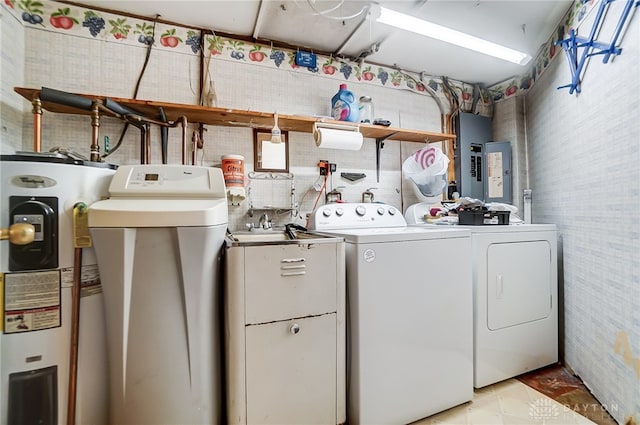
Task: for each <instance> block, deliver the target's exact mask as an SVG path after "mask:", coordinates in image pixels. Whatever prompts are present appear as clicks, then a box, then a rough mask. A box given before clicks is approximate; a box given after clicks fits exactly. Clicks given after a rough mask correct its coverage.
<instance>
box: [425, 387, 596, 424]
mask: <svg viewBox="0 0 640 425" xmlns="http://www.w3.org/2000/svg"><path fill="white" fill-rule="evenodd" d="M436 424H438V425H529V424H531V425H534V424H535V425H541V424H542V425H592V424H595V422H592V421H590V420H589V419H587V418H586V417H584V416H582V415H580V414H578V413H576V412H574V411H573V410H571V409H570V408H568V407H565V406H564V405H562V404H560V403H558V402H557V401H555V400H553V399H551V398H550V397H547V396H546V395H544V394H542V393H540V392H538V391H536V390H535V389H533V388H531V387H529V386H528V385H525V384H524V383H522V382H520V381H519V380H517V379H509V380H506V381H503V382H499V383H497V384H494V385H491V386H489V387H485V388H482V389H479V390H475V392H474V397H473V400H472V401H470V402H468V403H465V404H463V405H460V406H457V407H454V408H452V409H449V410H446V411H444V412H441V413H438V414H436V415H433V416H430V417H428V418H425V419H422V420H420V421H418V422H414V423H413V424H412V425H436Z"/></svg>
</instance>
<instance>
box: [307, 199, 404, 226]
mask: <svg viewBox="0 0 640 425" xmlns="http://www.w3.org/2000/svg"><path fill="white" fill-rule="evenodd" d="M406 225H407V222H406V221H405V219H404V217H403V216H402V213H401V212H400V211H399V210H398V209H396V208H395V207H393V206H391V205H387V204H379V203H353V204H350V203H334V204H327V205H323V206H321V207H318V208H317V209H316V210H315V211H314V212H313V213H311V217H310V219H309V229H313V230H330V229H362V228H365V229H366V228H375V227H404V226H406Z"/></svg>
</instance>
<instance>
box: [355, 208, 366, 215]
mask: <svg viewBox="0 0 640 425" xmlns="http://www.w3.org/2000/svg"><path fill="white" fill-rule="evenodd" d="M366 213H367V209H366V208H365V207H363V206H362V205H358V206H357V207H356V214H358V215H359V216H360V217H362V216H364V215H365V214H366Z"/></svg>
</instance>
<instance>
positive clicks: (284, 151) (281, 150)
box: [253, 129, 289, 173]
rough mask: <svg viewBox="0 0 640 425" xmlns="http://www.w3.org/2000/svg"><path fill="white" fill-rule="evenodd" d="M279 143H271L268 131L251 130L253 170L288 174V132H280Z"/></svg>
mask: <svg viewBox="0 0 640 425" xmlns="http://www.w3.org/2000/svg"><path fill="white" fill-rule="evenodd" d="M281 139H282V141H281V142H280V143H272V142H271V131H270V130H259V129H254V130H253V169H254V170H255V171H271V172H276V173H288V172H289V132H287V131H283V132H282V137H281Z"/></svg>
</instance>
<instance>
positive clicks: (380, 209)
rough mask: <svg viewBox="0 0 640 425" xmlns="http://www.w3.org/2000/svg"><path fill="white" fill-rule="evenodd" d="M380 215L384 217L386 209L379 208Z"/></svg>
mask: <svg viewBox="0 0 640 425" xmlns="http://www.w3.org/2000/svg"><path fill="white" fill-rule="evenodd" d="M378 215H384V208H382V207H378Z"/></svg>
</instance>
